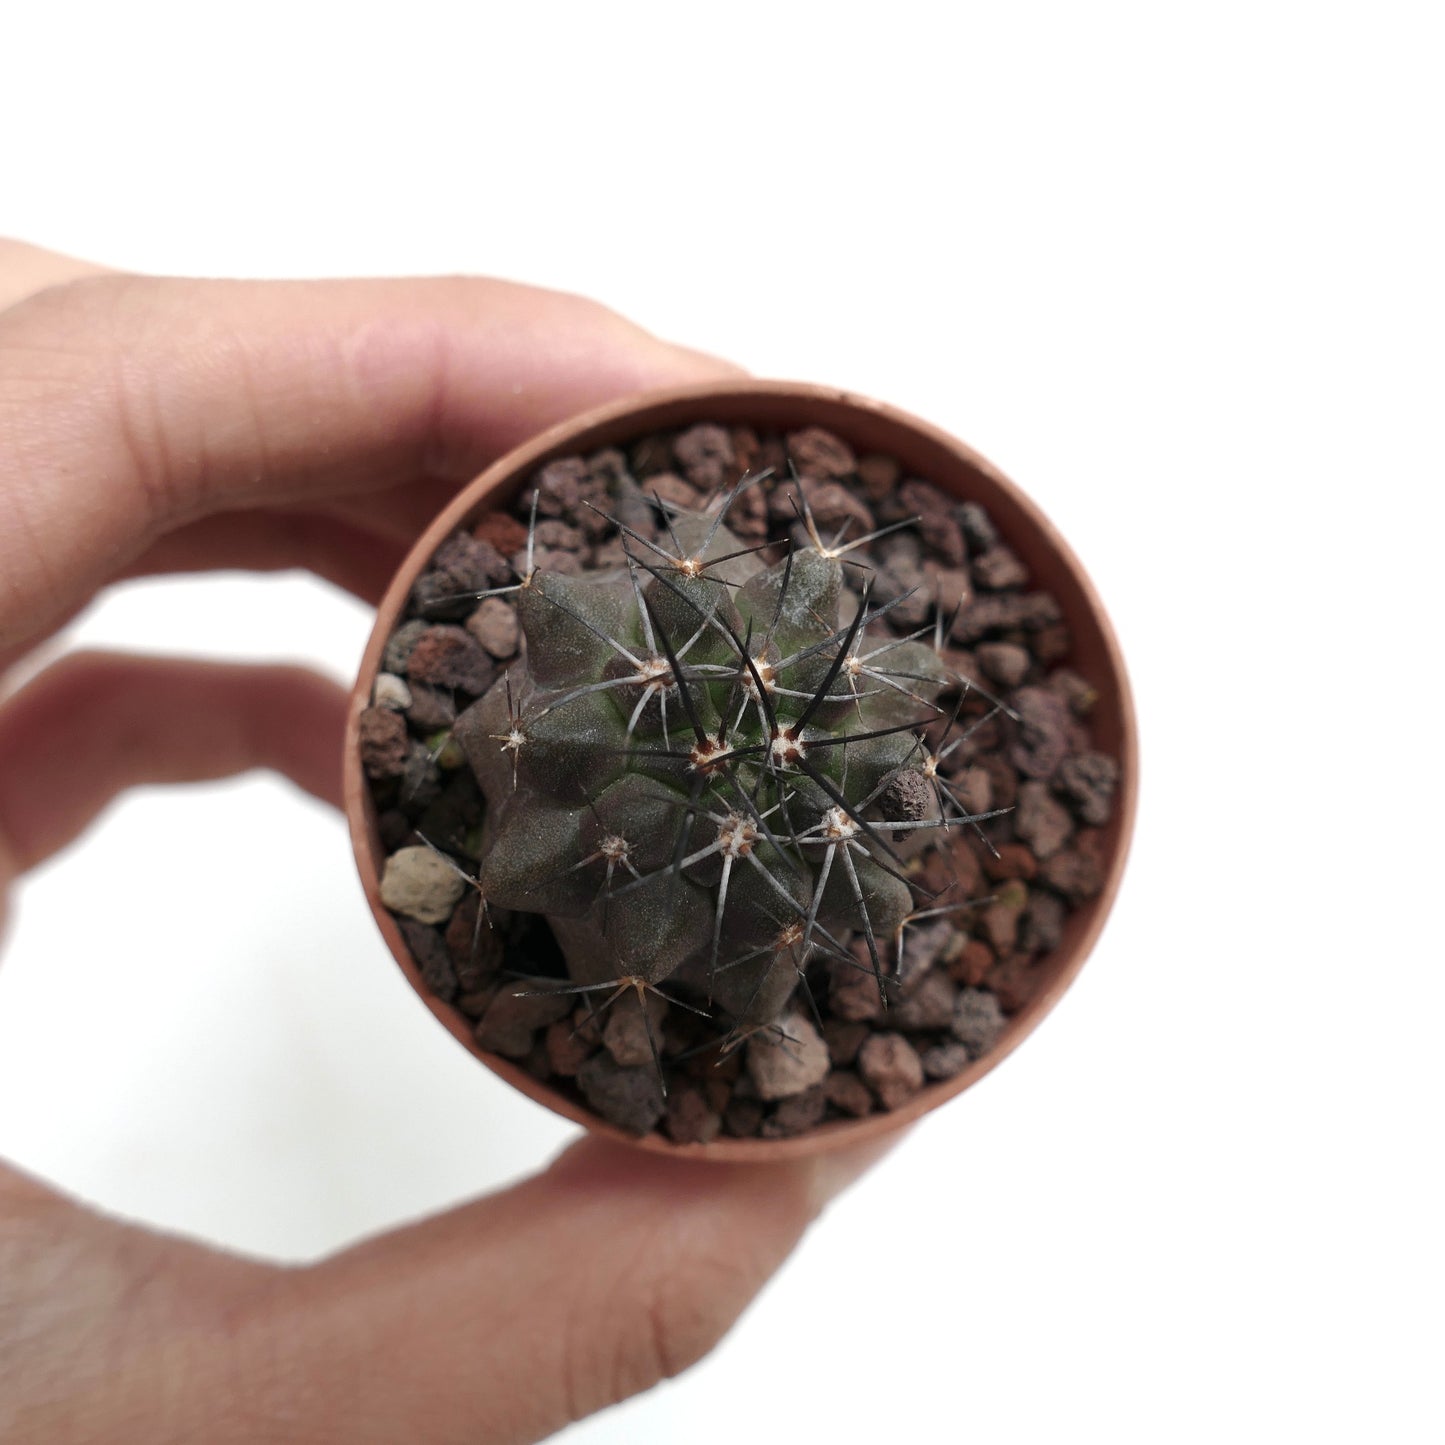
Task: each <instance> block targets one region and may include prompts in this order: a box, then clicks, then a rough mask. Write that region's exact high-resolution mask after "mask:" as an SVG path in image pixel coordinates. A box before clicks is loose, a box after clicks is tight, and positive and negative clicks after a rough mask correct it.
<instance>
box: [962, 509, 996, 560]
mask: <svg viewBox="0 0 1445 1445" xmlns="http://www.w3.org/2000/svg"><path fill="white" fill-rule="evenodd" d="M953 515H954V516H955V517H957V518H958V524H959V526H960V527H962V528H963V535H964V538H965V539H966V540H967V542H968V545H969V546H970V547H972V548H973V550H974V551H975V552H987V551H988V549H989V548H990V547H992V546H994V545H995V544H996V543H997V542H998V529H997V528H996V527H995V526H994V524H993V521H992V520H991V519H990V517H989V515H988V512H987V511H986V510H985V509H984V508H983V507H981V506H980V505H979V504H978V503H977V502H962V503H960V504H959V505H958V506H957V507H955V508H954V509H953Z"/></svg>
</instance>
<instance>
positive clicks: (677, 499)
mask: <svg viewBox="0 0 1445 1445" xmlns="http://www.w3.org/2000/svg"><path fill="white" fill-rule="evenodd" d="M645 490H646V492H647V495H648V496H649V497H652V496H656V497H659V498H661V499H662V500H663V501H664V502H670V503H671V504H672V505H673V506H674V507H678V508H680V509H681V510H682V511H684V512H693V511H696V510H697V507H698V504H699V503H700V502H701V501H702V493H701V492H699V491H698V489H697V488H696V487H695V486H693V484H692V483H691V482H685V481H683V479H682V478H681V477H679V476H678V475H677V474H676V473H675V472H659V473H658V474H657V475H656V476H655V477H648V479H647V487H646V489H645Z"/></svg>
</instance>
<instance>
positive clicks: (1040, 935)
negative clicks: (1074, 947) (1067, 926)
mask: <svg viewBox="0 0 1445 1445" xmlns="http://www.w3.org/2000/svg"><path fill="white" fill-rule="evenodd" d="M1067 918H1068V909H1067V907H1066V906H1065V904H1064V900H1063V899H1062V898H1060V897H1059V896H1058V895H1057V894H1056V893H1050V892H1049V891H1048V889H1047V888H1039V889H1036V890H1035V891H1034V892H1033V893H1032V894H1030V895H1029V902H1028V907H1027V908H1025V909H1024V914H1023V918H1022V919H1020V921H1019V946H1020V947H1021V948H1023V949H1026V950H1027V951H1028V952H1030V953H1047V952H1048V951H1049V950H1050V949H1054V948H1057V947H1058V946H1059V944H1060V942H1061V941H1062V940H1063V936H1064V922H1065V920H1066V919H1067Z"/></svg>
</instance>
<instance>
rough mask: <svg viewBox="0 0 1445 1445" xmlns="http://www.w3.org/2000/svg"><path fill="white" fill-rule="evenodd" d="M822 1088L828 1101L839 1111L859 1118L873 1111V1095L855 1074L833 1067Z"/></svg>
mask: <svg viewBox="0 0 1445 1445" xmlns="http://www.w3.org/2000/svg"><path fill="white" fill-rule="evenodd" d="M823 1089H824V1092H825V1094H826V1096H827V1099H828V1102H829V1103H830V1104H831V1105H832V1106H833V1107H834V1108H835V1109H837V1110H838V1111H839V1112H840V1113H844V1114H851V1115H852V1116H853V1117H854V1118H855V1119H861V1118H862V1117H863V1115H864V1114H871V1113H872V1112H873V1095H872V1094H870V1093H869V1092H868V1085H867V1084H865V1083H864V1082H863V1080H862V1079H860V1078H859V1077H858V1075H857V1074H852V1073H849V1072H847V1071H846V1070H843V1069H835V1070H834V1071H833V1072H832V1073H831V1074H829V1075H828V1078H827V1082H826V1083H825V1084H824V1085H823Z"/></svg>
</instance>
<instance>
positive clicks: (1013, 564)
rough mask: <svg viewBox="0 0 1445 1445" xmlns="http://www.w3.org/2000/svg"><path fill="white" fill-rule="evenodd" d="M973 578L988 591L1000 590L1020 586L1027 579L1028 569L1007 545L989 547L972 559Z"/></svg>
mask: <svg viewBox="0 0 1445 1445" xmlns="http://www.w3.org/2000/svg"><path fill="white" fill-rule="evenodd" d="M973 580H974V581H975V582H976V583H977V584H978V585H979V586H980V587H983V588H986V589H987V590H988V591H990V592H1001V591H1003V589H1004V588H1006V587H1022V586H1023V585H1024V583H1025V582H1027V581H1028V580H1029V569H1028V568H1027V567H1025V566H1024V564H1023V563H1022V562H1020V561H1019V559H1018V558H1017V557H1016V556H1015V555H1014V554H1013V553H1012V552H1011V551H1009V549H1008V548H1007V547H991V548H989V550H988V551H987V552H984V553H982V554H981V555H980V556H977V557H975V558H974V559H973Z"/></svg>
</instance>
